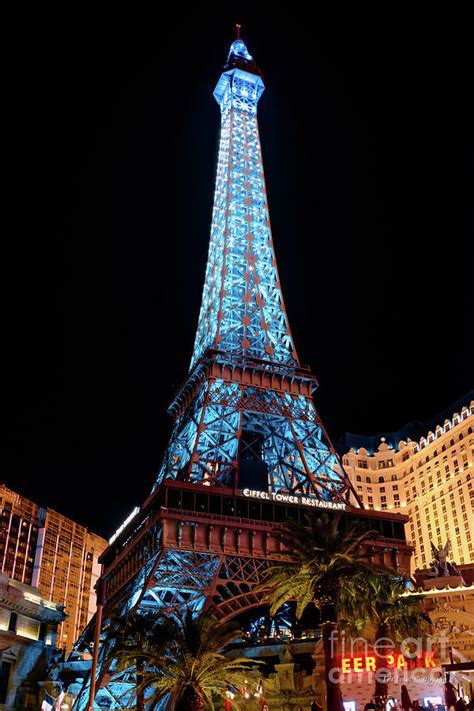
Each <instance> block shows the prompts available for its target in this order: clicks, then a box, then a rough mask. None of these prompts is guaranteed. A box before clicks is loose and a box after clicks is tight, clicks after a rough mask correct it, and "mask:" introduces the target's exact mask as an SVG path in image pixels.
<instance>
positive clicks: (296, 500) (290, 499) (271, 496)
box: [237, 489, 347, 511]
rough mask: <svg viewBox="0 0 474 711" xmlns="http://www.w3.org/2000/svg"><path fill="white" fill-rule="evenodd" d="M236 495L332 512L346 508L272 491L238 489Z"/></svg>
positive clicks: (340, 502) (328, 502) (339, 502)
mask: <svg viewBox="0 0 474 711" xmlns="http://www.w3.org/2000/svg"><path fill="white" fill-rule="evenodd" d="M237 493H238V494H240V495H241V496H245V497H246V498H248V499H263V500H264V501H276V502H278V503H282V504H298V505H299V506H307V507H308V508H316V509H332V510H334V511H345V510H346V508H347V507H346V504H345V503H343V502H342V501H321V500H319V499H310V498H309V496H296V495H295V494H279V493H275V492H274V491H271V492H268V491H256V490H254V489H239V490H238V491H237Z"/></svg>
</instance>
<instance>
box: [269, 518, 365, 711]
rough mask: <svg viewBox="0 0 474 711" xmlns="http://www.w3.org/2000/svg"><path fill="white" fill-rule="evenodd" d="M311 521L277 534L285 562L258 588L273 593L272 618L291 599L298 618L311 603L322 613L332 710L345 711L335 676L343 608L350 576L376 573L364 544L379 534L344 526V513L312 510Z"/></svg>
mask: <svg viewBox="0 0 474 711" xmlns="http://www.w3.org/2000/svg"><path fill="white" fill-rule="evenodd" d="M306 519H307V525H305V526H302V525H301V524H299V523H297V522H296V521H293V520H291V519H290V520H288V521H287V522H286V523H285V524H284V526H283V528H281V529H279V530H277V531H276V532H275V536H276V537H277V538H279V540H280V541H281V543H282V544H283V546H284V550H283V551H282V553H281V555H282V556H283V558H284V559H285V562H282V563H278V564H277V565H273V566H271V567H270V568H268V570H267V571H266V573H265V574H264V576H263V580H262V582H261V584H259V586H258V588H257V590H265V591H267V598H268V601H269V603H270V613H271V614H275V613H276V612H277V610H278V609H279V608H280V607H281V606H282V605H283V604H284V603H286V602H289V601H290V600H296V617H297V619H300V618H301V615H302V614H303V612H304V610H305V609H306V607H307V606H308V605H309V604H311V603H313V604H314V605H315V606H316V607H317V608H318V609H319V613H320V624H321V637H322V642H323V652H324V665H325V679H326V693H327V708H328V711H343V706H342V697H341V692H340V688H339V683H338V681H337V680H336V679H334V677H333V675H332V674H331V670H332V669H335V668H337V667H338V664H337V660H336V650H335V637H336V630H337V606H338V602H339V596H340V592H341V589H342V587H343V586H344V585H345V583H346V581H347V579H348V578H350V577H352V576H354V575H356V574H357V573H359V572H361V571H365V572H367V571H369V570H374V567H373V566H371V565H370V563H369V562H368V561H367V559H366V558H364V556H363V555H362V553H361V545H362V543H363V542H364V540H365V539H367V538H368V537H369V536H372V535H373V534H372V533H371V532H370V531H365V532H362V533H361V532H360V530H359V524H358V523H357V522H354V523H350V524H348V525H345V526H344V528H341V527H340V524H341V514H340V513H336V514H335V515H333V516H331V517H330V516H329V515H328V514H327V513H326V512H323V513H322V514H319V513H318V514H317V513H313V512H311V513H309V514H307V515H306Z"/></svg>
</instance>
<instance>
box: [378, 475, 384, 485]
mask: <svg viewBox="0 0 474 711" xmlns="http://www.w3.org/2000/svg"><path fill="white" fill-rule="evenodd" d="M384 481H385V479H384V477H383V476H379V484H383V483H384Z"/></svg>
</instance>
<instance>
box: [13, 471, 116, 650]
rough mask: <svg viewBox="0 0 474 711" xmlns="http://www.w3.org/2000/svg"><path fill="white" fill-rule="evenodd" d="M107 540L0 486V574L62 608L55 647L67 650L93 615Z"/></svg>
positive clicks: (55, 512)
mask: <svg viewBox="0 0 474 711" xmlns="http://www.w3.org/2000/svg"><path fill="white" fill-rule="evenodd" d="M107 545H108V544H107V541H106V540H105V539H103V538H101V537H100V536H97V535H96V534H94V533H91V532H90V531H89V530H88V529H87V528H85V527H84V526H80V525H79V524H78V523H75V522H74V521H71V519H69V518H67V517H66V516H63V515H62V514H60V513H58V512H57V511H54V510H53V509H49V508H42V507H41V506H38V504H35V503H33V502H32V501H30V500H29V499H27V498H25V497H24V496H21V495H20V494H17V493H16V492H14V491H12V490H11V489H8V488H7V487H6V486H5V485H4V484H1V485H0V572H1V573H4V574H5V575H8V576H9V578H11V579H13V580H17V581H18V582H20V583H24V584H25V585H33V586H34V587H36V588H38V589H39V590H40V592H41V594H42V595H43V596H44V597H45V598H46V599H48V600H52V601H54V603H56V604H58V605H63V606H64V608H65V612H66V614H67V618H66V619H65V620H64V621H62V622H61V623H60V624H59V627H58V630H57V646H58V647H64V648H65V649H66V650H67V651H69V650H70V649H71V648H72V645H73V644H74V642H75V640H76V638H77V637H78V636H79V634H80V633H81V632H82V630H83V629H84V627H85V626H86V624H87V622H88V621H89V620H90V618H91V617H92V615H93V614H94V612H95V592H94V585H95V583H96V581H97V578H98V576H99V575H100V564H99V556H100V555H101V553H102V552H103V551H104V550H105V548H106V547H107Z"/></svg>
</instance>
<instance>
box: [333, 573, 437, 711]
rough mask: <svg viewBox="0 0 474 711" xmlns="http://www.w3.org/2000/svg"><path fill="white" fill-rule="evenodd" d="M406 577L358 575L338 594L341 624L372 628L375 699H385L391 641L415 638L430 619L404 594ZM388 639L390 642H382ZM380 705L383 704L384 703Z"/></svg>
mask: <svg viewBox="0 0 474 711" xmlns="http://www.w3.org/2000/svg"><path fill="white" fill-rule="evenodd" d="M406 592H407V579H406V578H405V577H396V576H394V575H393V574H392V575H376V574H373V573H370V572H369V573H364V574H359V575H356V576H354V577H352V578H351V579H349V580H348V581H347V584H346V585H344V587H343V588H342V589H341V593H340V595H339V603H338V612H339V616H340V617H341V618H342V622H341V626H342V627H345V628H346V629H355V630H357V631H358V632H359V631H361V630H367V629H368V628H375V640H376V641H378V643H377V648H376V650H375V651H376V674H375V697H374V698H375V700H376V701H379V702H380V703H384V702H386V700H387V693H388V683H387V680H386V675H385V674H384V673H383V672H381V670H382V669H386V668H387V656H388V654H389V652H390V651H391V649H392V648H393V647H392V645H391V644H390V642H391V641H397V642H400V641H401V640H403V639H406V638H413V637H418V636H420V635H421V634H423V632H426V631H427V630H428V629H429V626H430V622H431V621H430V618H429V617H428V615H426V614H424V613H423V612H422V611H421V609H420V603H419V600H418V599H417V598H416V597H415V596H414V595H406ZM383 642H389V645H387V644H383ZM383 708H385V706H384V705H383Z"/></svg>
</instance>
